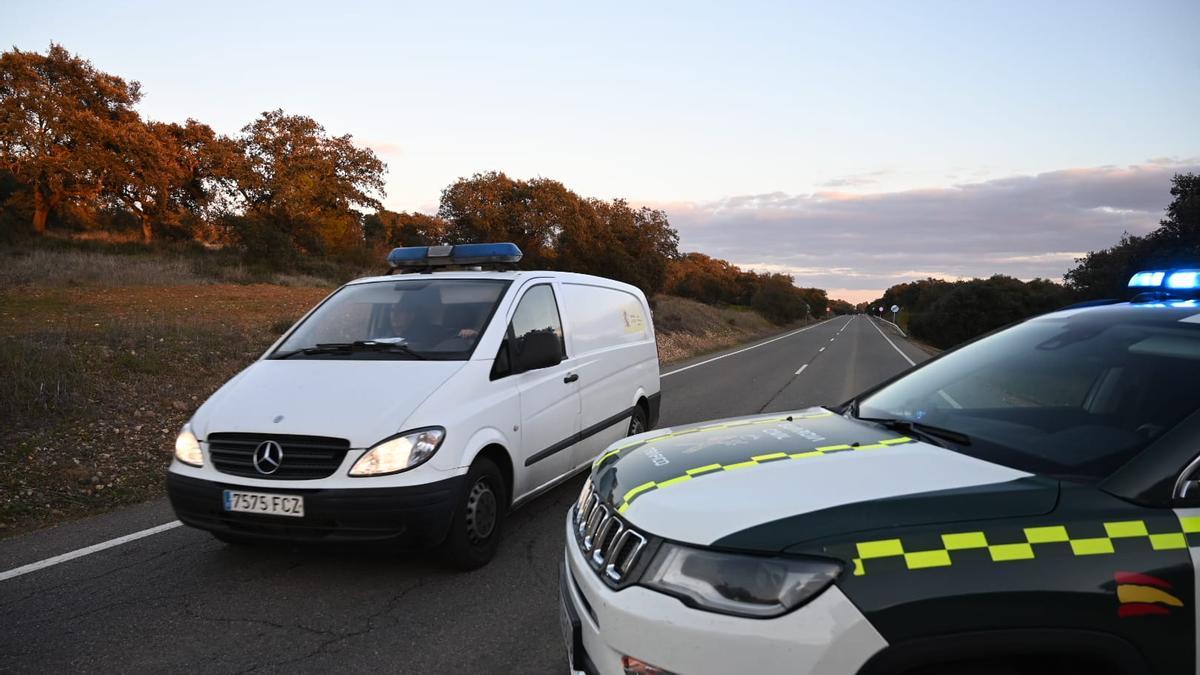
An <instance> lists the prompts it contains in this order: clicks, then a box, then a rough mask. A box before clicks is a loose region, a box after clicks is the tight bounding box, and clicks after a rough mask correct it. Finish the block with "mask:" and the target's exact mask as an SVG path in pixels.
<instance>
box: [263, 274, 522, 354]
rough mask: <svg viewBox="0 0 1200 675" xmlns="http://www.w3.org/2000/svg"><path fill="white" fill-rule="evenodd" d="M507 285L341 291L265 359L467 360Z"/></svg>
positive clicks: (430, 283)
mask: <svg viewBox="0 0 1200 675" xmlns="http://www.w3.org/2000/svg"><path fill="white" fill-rule="evenodd" d="M507 287H508V282H507V281H502V280H492V279H428V278H426V279H399V280H395V281H390V280H389V281H380V282H371V283H365V284H354V285H350V286H345V287H343V288H342V289H341V290H340V291H338V292H337V293H336V294H334V295H333V296H332V297H330V298H329V299H328V300H327V301H325V302H324V303H323V304H322V305H321V306H320V307H318V308H317V309H316V310H315V311H314V312H313V313H312V315H311V316H309V317H308V318H307V319H305V321H304V322H303V323H302V324H300V326H298V327H297V328H296V329H295V330H294V331H293V332H292V334H291V335H289V336H288V338H287V339H286V340H284V341H283V343H282V344H280V345H279V347H278V349H276V350H275V351H274V352H273V353H272V354H271V357H270V358H275V359H281V358H288V359H302V358H313V359H438V360H465V359H468V358H470V357H471V354H472V352H474V350H475V346H476V344H478V342H479V337H480V336H481V335H482V334H483V331H484V329H485V328H486V327H487V323H488V321H489V320H490V319H491V317H492V315H493V314H494V313H495V311H496V306H497V305H498V304H499V302H500V298H501V297H502V296H503V295H504V291H505V289H506V288H507Z"/></svg>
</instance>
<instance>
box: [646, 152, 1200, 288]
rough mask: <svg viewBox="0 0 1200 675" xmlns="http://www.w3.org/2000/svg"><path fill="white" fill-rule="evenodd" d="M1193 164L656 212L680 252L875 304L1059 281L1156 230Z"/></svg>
mask: <svg viewBox="0 0 1200 675" xmlns="http://www.w3.org/2000/svg"><path fill="white" fill-rule="evenodd" d="M1198 171H1200V160H1190V161H1184V162H1181V161H1166V160H1162V159H1156V160H1151V161H1148V162H1146V163H1144V164H1139V165H1134V166H1127V167H1116V166H1101V167H1091V168H1075V169H1063V170H1060V171H1051V172H1048V173H1042V174H1038V175H1035V176H1013V177H1007V178H1000V179H995V180H988V181H984V182H975V183H964V184H961V185H954V186H951V187H944V188H932V189H921V190H907V191H903V192H889V193H874V194H862V193H857V194H847V193H844V192H836V191H823V192H814V193H812V194H807V195H791V194H786V193H782V192H773V193H766V194H758V195H739V196H733V197H728V198H725V199H721V200H717V201H714V202H707V203H680V204H659V205H656V206H658V207H659V208H665V209H666V210H667V212H668V213H669V215H670V217H671V222H672V224H673V225H675V227H676V228H678V230H679V233H680V240H681V241H680V244H681V250H684V251H702V252H704V253H707V254H710V255H714V256H718V257H721V258H725V259H727V260H729V261H731V262H733V263H735V264H738V265H740V266H742V267H746V268H752V269H757V270H760V271H772V272H784V273H788V274H792V275H794V276H795V278H796V283H798V284H800V285H801V286H818V287H821V288H829V289H842V290H845V291H852V292H854V293H855V294H857V293H859V292H864V293H865V292H868V291H870V292H872V293H875V294H876V295H877V294H878V293H879V292H882V290H883V289H885V288H887V287H888V286H891V285H892V284H895V283H899V282H902V281H907V280H910V279H916V278H923V277H927V276H932V277H937V278H943V279H962V278H971V277H986V276H990V275H992V274H1008V275H1011V276H1015V277H1018V278H1022V279H1030V278H1033V277H1045V278H1051V279H1060V278H1061V277H1062V275H1063V273H1064V272H1066V271H1067V270H1068V269H1070V268H1071V267H1072V266H1073V264H1074V261H1075V259H1076V258H1078V257H1080V256H1082V255H1084V254H1085V253H1086V252H1087V251H1093V250H1098V249H1101V248H1106V247H1108V246H1111V245H1113V244H1114V243H1116V242H1117V241H1118V240H1119V239H1120V237H1121V234H1122V233H1123V232H1130V233H1132V234H1143V233H1145V232H1148V231H1150V230H1153V229H1154V228H1155V227H1157V225H1158V221H1159V219H1160V218H1161V217H1162V215H1163V209H1164V208H1165V207H1166V206H1167V204H1168V203H1169V202H1170V200H1171V195H1170V187H1171V183H1170V180H1171V176H1172V175H1174V174H1175V173H1182V172H1198Z"/></svg>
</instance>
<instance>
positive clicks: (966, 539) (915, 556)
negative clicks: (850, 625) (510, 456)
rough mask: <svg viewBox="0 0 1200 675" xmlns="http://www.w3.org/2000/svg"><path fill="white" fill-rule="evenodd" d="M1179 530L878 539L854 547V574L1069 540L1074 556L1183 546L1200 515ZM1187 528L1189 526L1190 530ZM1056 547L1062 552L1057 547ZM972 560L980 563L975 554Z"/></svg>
mask: <svg viewBox="0 0 1200 675" xmlns="http://www.w3.org/2000/svg"><path fill="white" fill-rule="evenodd" d="M1180 521H1181V522H1180V525H1181V530H1182V531H1177V532H1157V533H1151V532H1150V530H1149V528H1147V527H1146V522H1145V521H1144V520H1121V521H1113V522H1105V523H1102V525H1103V527H1104V533H1105V536H1103V537H1072V536H1071V535H1070V533H1069V532H1068V530H1067V527H1066V526H1064V525H1048V526H1040V527H1027V528H1025V529H1024V535H1025V541H1018V542H1011V543H1003V544H1000V543H993V542H990V541H989V540H988V536H987V534H986V533H984V532H952V533H947V534H943V535H941V540H942V547H941V548H934V549H924V550H914V549H912V548H906V547H905V545H904V541H903V539H878V540H875V541H863V542H858V543H856V544H855V545H854V549H855V553H856V555H855V557H854V558H853V559H852V562H853V563H854V570H853V574H854V576H856V577H861V576H863V575H865V574H867V572H868V571H869V567H870V565H869V561H872V560H880V559H884V558H902V559H903V560H904V566H905V568H906V569H909V570H919V569H926V568H930V567H950V566H952V565H953V564H954V556H953V554H954V552H955V551H968V550H979V549H985V550H987V552H988V557H989V558H990V559H991V561H992V562H997V563H1007V562H1012V561H1017V560H1034V559H1036V558H1037V557H1038V551H1039V549H1041V548H1042V547H1043V546H1045V545H1046V544H1068V545H1069V548H1070V551H1071V553H1072V554H1073V555H1075V556H1091V555H1110V554H1113V553H1116V550H1117V549H1116V544H1115V542H1116V541H1117V540H1122V539H1130V540H1137V539H1141V540H1147V541H1149V542H1150V548H1151V549H1153V550H1155V551H1173V550H1179V549H1186V548H1187V547H1188V541H1187V537H1186V535H1187V534H1189V533H1200V517H1196V518H1195V519H1194V522H1192V523H1188V522H1187V521H1188V519H1187V518H1181V519H1180ZM1189 528H1190V529H1189ZM1055 550H1058V551H1061V550H1062V549H1061V548H1057V549H1055ZM973 560H975V561H978V558H974V559H973Z"/></svg>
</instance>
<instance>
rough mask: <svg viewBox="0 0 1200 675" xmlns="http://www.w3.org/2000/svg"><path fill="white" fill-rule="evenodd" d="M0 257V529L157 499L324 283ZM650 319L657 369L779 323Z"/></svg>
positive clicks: (755, 318) (698, 312) (151, 265)
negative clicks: (172, 468)
mask: <svg viewBox="0 0 1200 675" xmlns="http://www.w3.org/2000/svg"><path fill="white" fill-rule="evenodd" d="M6 257H7V256H6ZM5 262H7V263H13V264H12V265H6V266H5V270H4V271H3V273H0V279H2V280H3V281H4V283H2V284H0V373H2V376H0V537H2V536H6V535H11V534H15V533H17V532H22V531H27V530H31V529H34V528H37V527H41V526H44V525H47V524H51V523H55V522H60V521H64V520H69V519H73V518H77V517H80V516H82V515H87V514H91V513H95V512H98V511H103V510H106V509H110V508H113V507H116V506H120V505H124V504H131V503H136V502H140V501H144V500H146V499H150V498H153V497H157V496H160V495H161V494H162V486H163V476H164V471H165V469H166V466H167V464H168V462H169V461H170V457H171V449H172V447H173V444H174V438H175V434H176V433H177V432H178V430H179V427H180V426H181V425H182V424H183V423H184V422H186V421H187V419H188V418H189V417H190V416H191V414H192V413H193V412H194V411H195V409H196V408H197V407H198V406H199V405H200V404H201V403H202V402H203V401H204V400H205V399H206V398H207V397H208V396H209V395H210V394H212V392H214V391H215V390H216V389H217V388H218V387H220V386H221V384H223V383H224V382H225V381H226V380H227V379H229V378H230V377H231V376H232V375H234V374H235V373H236V372H238V371H239V370H241V369H242V368H244V367H246V366H247V365H248V364H249V363H251V362H252V361H253V360H254V359H255V358H257V357H258V355H259V354H261V353H262V351H263V350H264V349H266V347H268V346H269V345H270V344H271V342H273V341H274V340H275V338H276V337H277V336H278V335H280V334H281V333H282V332H283V331H284V330H286V329H287V328H288V326H290V325H291V324H292V323H293V322H294V321H295V320H296V319H297V318H298V317H299V316H301V315H302V314H303V313H304V312H305V311H307V310H308V309H309V308H310V307H312V305H314V304H315V303H316V302H317V301H319V300H320V299H321V298H322V297H324V296H325V295H326V294H327V293H328V292H329V291H330V290H331V289H332V284H325V285H311V284H312V283H318V284H319V280H315V282H314V280H311V279H303V280H299V283H306V284H309V285H281V284H236V283H220V282H214V280H213V279H212V278H211V277H198V276H196V275H192V274H189V273H188V269H187V268H185V267H180V265H179V263H178V261H174V260H171V259H168V258H155V257H152V256H141V257H130V256H120V257H117V258H113V257H111V256H109V257H106V256H102V255H92V256H89V255H82V256H81V255H79V254H75V253H72V254H69V255H68V256H64V257H55V256H54V255H50V256H46V257H43V258H42V259H36V260H34V259H28V258H8V259H7V260H6V261H5ZM281 281H283V282H284V283H289V282H290V283H292V284H296V283H298V282H297V281H293V280H281ZM654 318H655V323H656V327H657V329H658V347H659V354H660V358H661V359H662V361H663V362H664V363H668V362H671V361H678V360H680V359H684V358H688V357H690V356H694V355H696V354H700V353H704V352H708V351H713V350H716V349H721V348H724V347H729V346H732V345H735V344H737V343H739V342H744V341H746V340H751V339H754V338H757V337H760V336H762V335H766V334H769V333H771V332H776V331H778V330H780V329H779V328H777V327H774V326H772V325H771V324H770V323H769V322H767V321H766V320H765V319H763V318H762V317H760V316H759V315H758V314H756V313H754V312H752V311H749V310H744V309H734V308H715V307H710V306H707V305H702V304H700V303H697V302H692V301H690V300H684V299H682V298H674V297H667V296H661V297H658V298H656V299H655V311H654Z"/></svg>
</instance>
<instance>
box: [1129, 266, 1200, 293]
mask: <svg viewBox="0 0 1200 675" xmlns="http://www.w3.org/2000/svg"><path fill="white" fill-rule="evenodd" d="M1129 287H1130V288H1161V289H1167V290H1175V291H1195V290H1200V270H1153V271H1148V272H1138V273H1137V274H1135V275H1133V276H1132V277H1130V278H1129Z"/></svg>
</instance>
